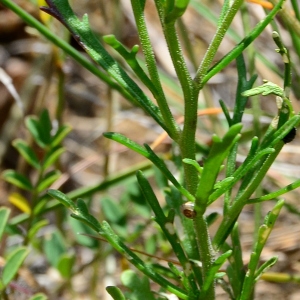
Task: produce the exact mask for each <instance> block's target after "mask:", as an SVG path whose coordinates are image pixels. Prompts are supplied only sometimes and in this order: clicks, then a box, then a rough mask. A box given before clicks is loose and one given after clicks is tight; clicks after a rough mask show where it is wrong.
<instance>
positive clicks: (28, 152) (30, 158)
mask: <svg viewBox="0 0 300 300" xmlns="http://www.w3.org/2000/svg"><path fill="white" fill-rule="evenodd" d="M12 144H13V146H14V147H15V148H16V149H17V150H18V152H19V153H20V154H21V155H22V157H23V158H24V159H25V160H26V161H27V162H28V163H29V164H30V165H31V166H32V167H34V168H35V169H37V170H39V169H40V168H41V166H40V162H39V159H38V158H37V156H36V154H35V153H34V151H33V150H32V148H31V147H30V146H29V145H28V144H27V143H26V142H25V141H24V140H21V139H16V140H14V141H13V142H12Z"/></svg>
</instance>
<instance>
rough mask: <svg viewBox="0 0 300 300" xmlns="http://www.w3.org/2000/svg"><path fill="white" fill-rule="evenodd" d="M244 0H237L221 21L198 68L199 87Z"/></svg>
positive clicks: (197, 79) (197, 81) (201, 85)
mask: <svg viewBox="0 0 300 300" xmlns="http://www.w3.org/2000/svg"><path fill="white" fill-rule="evenodd" d="M242 3H243V0H235V1H234V2H233V4H232V5H231V7H230V8H229V10H228V12H227V13H226V15H225V16H224V18H223V20H222V21H221V24H220V26H218V28H217V31H216V34H215V36H214V38H213V40H212V42H211V43H210V45H209V47H208V49H207V51H206V53H205V55H204V58H203V59H202V62H201V64H200V67H199V68H198V70H197V73H196V76H195V79H194V80H195V82H196V83H197V85H198V86H199V89H201V88H202V87H203V84H202V82H203V78H204V76H205V75H206V73H207V70H208V68H209V67H210V65H211V63H212V61H213V59H214V57H215V55H216V53H217V51H218V49H219V46H220V44H221V42H222V40H223V38H224V36H225V34H226V32H227V30H228V28H229V26H230V24H231V22H232V20H233V18H234V16H235V15H236V13H237V12H238V10H239V8H240V6H241V5H242Z"/></svg>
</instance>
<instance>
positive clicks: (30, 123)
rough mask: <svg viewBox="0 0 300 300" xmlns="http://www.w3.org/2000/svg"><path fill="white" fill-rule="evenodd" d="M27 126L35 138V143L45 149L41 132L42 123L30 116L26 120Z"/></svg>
mask: <svg viewBox="0 0 300 300" xmlns="http://www.w3.org/2000/svg"><path fill="white" fill-rule="evenodd" d="M25 125H26V127H27V129H28V130H29V132H30V134H31V136H32V137H33V139H34V141H35V142H36V143H37V144H38V145H39V146H40V147H41V148H42V149H44V148H45V147H46V144H45V143H44V142H43V140H42V139H41V132H40V123H39V121H38V119H37V117H36V116H28V117H26V118H25Z"/></svg>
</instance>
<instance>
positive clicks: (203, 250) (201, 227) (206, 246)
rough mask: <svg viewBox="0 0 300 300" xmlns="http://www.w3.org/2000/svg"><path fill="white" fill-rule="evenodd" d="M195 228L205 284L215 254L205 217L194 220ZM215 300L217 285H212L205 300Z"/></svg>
mask: <svg viewBox="0 0 300 300" xmlns="http://www.w3.org/2000/svg"><path fill="white" fill-rule="evenodd" d="M193 221H194V228H195V229H196V230H195V234H196V240H197V244H198V248H199V251H200V257H201V262H202V270H201V271H202V282H205V281H206V279H207V276H208V272H209V270H210V269H211V267H212V265H213V262H214V260H215V253H214V250H213V247H212V244H211V238H210V236H209V232H208V226H207V223H206V220H205V217H204V215H201V216H196V217H195V218H194V219H193ZM214 299H215V285H214V284H212V285H211V286H210V287H209V288H208V290H207V293H206V295H205V300H214Z"/></svg>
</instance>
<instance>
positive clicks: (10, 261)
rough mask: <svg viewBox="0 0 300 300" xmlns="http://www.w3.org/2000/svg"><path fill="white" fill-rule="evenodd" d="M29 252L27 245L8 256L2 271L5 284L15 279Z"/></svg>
mask: <svg viewBox="0 0 300 300" xmlns="http://www.w3.org/2000/svg"><path fill="white" fill-rule="evenodd" d="M28 253H29V250H28V249H27V248H26V247H20V248H17V249H15V250H14V251H13V252H12V253H11V254H10V255H9V256H8V257H7V260H6V264H5V266H4V268H3V272H2V283H3V285H4V286H7V285H8V284H9V283H10V282H11V281H12V280H13V279H14V277H15V276H16V274H17V272H18V270H19V268H20V267H21V265H22V264H23V262H24V260H25V258H26V256H27V255H28Z"/></svg>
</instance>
